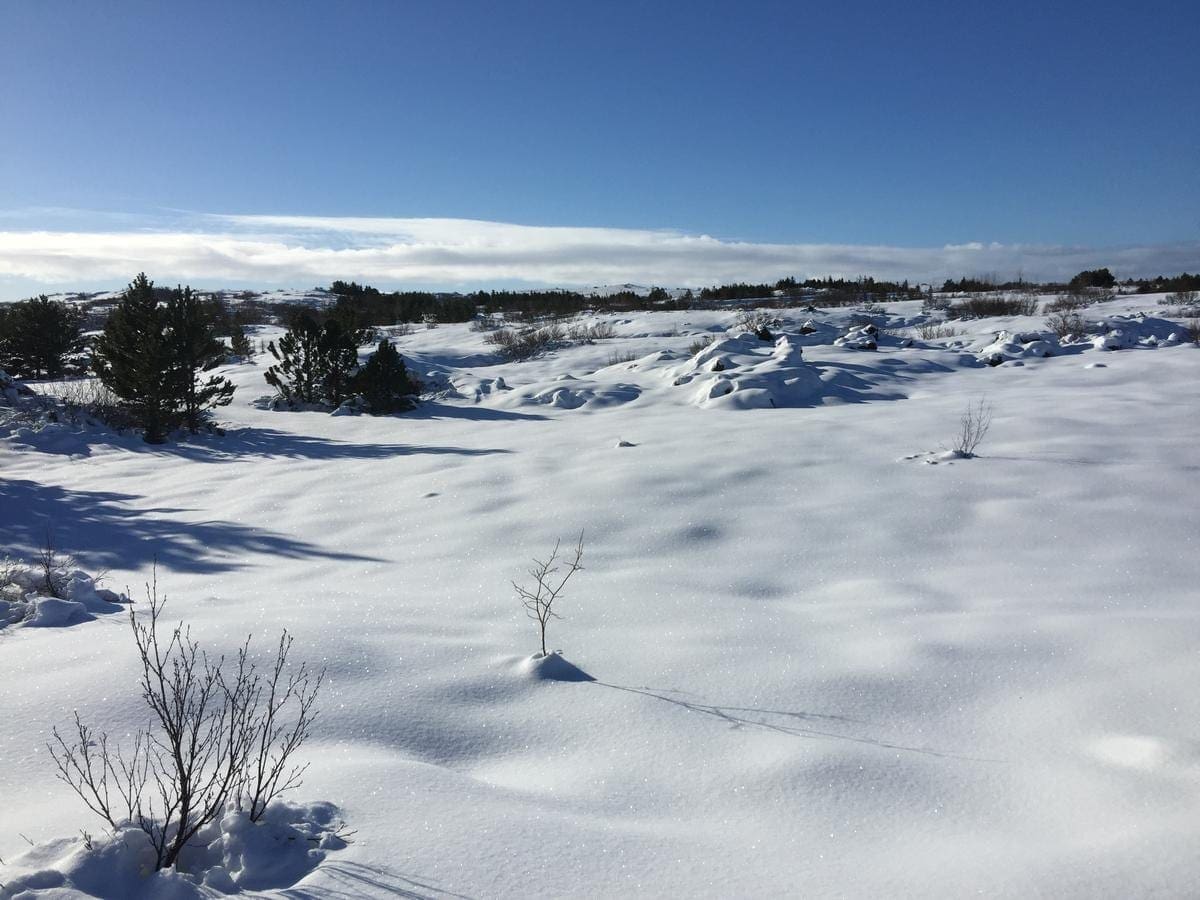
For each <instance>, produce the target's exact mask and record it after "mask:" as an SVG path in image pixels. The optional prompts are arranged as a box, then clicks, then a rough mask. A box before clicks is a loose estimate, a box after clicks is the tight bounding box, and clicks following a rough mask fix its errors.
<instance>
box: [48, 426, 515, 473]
mask: <svg viewBox="0 0 1200 900" xmlns="http://www.w3.org/2000/svg"><path fill="white" fill-rule="evenodd" d="M409 415H411V414H409ZM464 418H466V417H464ZM481 418H483V417H481ZM497 418H498V417H497ZM98 444H108V445H110V446H116V447H120V448H121V449H123V450H128V451H132V452H134V453H147V454H154V455H157V456H172V457H178V458H181V459H187V460H191V461H194V462H207V463H219V462H236V461H238V460H242V459H248V458H253V457H259V458H266V459H272V458H274V459H312V460H324V459H328V460H342V459H388V458H390V457H394V456H411V455H414V454H433V455H454V456H488V455H491V454H494V453H509V452H511V451H509V450H503V449H499V448H487V447H481V448H474V447H451V446H441V445H437V444H375V443H357V442H354V441H335V440H330V439H329V438H322V437H315V436H313V435H308V434H293V433H290V432H286V431H276V430H274V429H271V428H249V427H247V428H236V429H231V430H230V431H227V432H226V433H225V434H223V435H216V434H212V435H208V434H199V435H189V436H187V437H184V438H181V439H173V440H171V441H168V442H167V443H165V444H147V443H146V442H145V441H143V440H142V439H141V438H140V437H137V436H134V435H131V434H113V433H111V432H90V433H88V434H86V435H84V434H78V435H71V436H70V438H69V439H64V440H59V441H54V442H39V441H34V442H30V446H31V447H32V449H34V450H38V451H41V452H44V453H58V454H63V455H67V456H90V455H91V448H92V445H98Z"/></svg>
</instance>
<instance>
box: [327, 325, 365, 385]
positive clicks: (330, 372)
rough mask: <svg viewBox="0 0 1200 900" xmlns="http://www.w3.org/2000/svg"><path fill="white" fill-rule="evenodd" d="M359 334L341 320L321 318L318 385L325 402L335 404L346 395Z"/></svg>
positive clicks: (355, 365)
mask: <svg viewBox="0 0 1200 900" xmlns="http://www.w3.org/2000/svg"><path fill="white" fill-rule="evenodd" d="M361 339H362V333H361V332H360V331H359V330H358V329H356V328H353V327H347V326H346V325H344V324H343V323H342V320H341V319H338V318H329V319H326V320H325V327H324V328H322V329H321V340H320V348H321V388H322V391H323V394H324V399H325V402H326V403H328V404H329V405H330V406H337V405H339V404H340V403H341V402H342V401H343V400H345V399H346V398H347V397H349V396H350V393H351V392H350V379H351V378H352V376H353V375H354V372H355V371H356V370H357V369H358V345H359V342H360V341H361Z"/></svg>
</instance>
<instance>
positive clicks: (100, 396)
mask: <svg viewBox="0 0 1200 900" xmlns="http://www.w3.org/2000/svg"><path fill="white" fill-rule="evenodd" d="M55 395H56V396H57V397H58V399H59V400H60V401H61V402H62V405H63V408H64V412H65V414H66V416H67V417H68V418H69V419H72V420H74V421H84V420H87V419H96V420H97V421H100V422H103V423H104V424H106V425H108V426H110V427H112V428H116V429H120V430H124V429H129V428H136V427H137V424H138V423H137V418H136V417H135V416H134V415H133V414H132V413H131V412H130V410H129V409H128V407H126V406H125V405H124V404H122V402H121V398H120V397H118V396H117V395H116V394H114V393H113V392H112V391H111V390H109V389H108V388H107V387H106V386H105V385H104V384H103V383H102V382H101V381H100V379H98V378H82V379H80V380H78V381H65V382H61V383H59V384H58V385H56V389H55Z"/></svg>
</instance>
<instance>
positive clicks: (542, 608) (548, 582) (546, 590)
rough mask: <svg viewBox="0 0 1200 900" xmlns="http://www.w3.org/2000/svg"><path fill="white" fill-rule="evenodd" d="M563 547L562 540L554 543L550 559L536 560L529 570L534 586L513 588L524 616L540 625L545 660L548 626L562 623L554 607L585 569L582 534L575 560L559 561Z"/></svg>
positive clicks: (516, 586)
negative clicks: (551, 621)
mask: <svg viewBox="0 0 1200 900" xmlns="http://www.w3.org/2000/svg"><path fill="white" fill-rule="evenodd" d="M561 547H562V540H561V539H560V540H557V541H555V542H554V552H552V553H551V554H550V558H549V559H547V560H545V561H542V560H540V559H537V558H534V560H533V568H531V569H529V570H528V572H529V576H530V577H531V578H532V579H533V584H532V585H530V586H528V587H526V586H525V585H521V584H517V582H515V581H514V582H513V583H512V586H513V587H514V588H516V591H517V596H518V597H520V598H521V603H522V604H523V605H524V606H525V614H526V615H527V616H529V618H531V619H533V620H534V621H535V622H537V625H538V637H539V638H540V639H541V642H542V654H541V655H542V656H546V625H547V624H549V622H550V620H551V619H561V618H562V616H560V615H559V614H558V613H556V612H555V611H554V603H555V601H557V600H558V599H559V598H560V597H561V596H562V592H563V588H565V587H566V586H567V582H568V581H570V580H571V576H572V575H574V574H575V573H576V572H578V571H580V570H581V569H582V568H583V532H582V531H581V532H579V541H578V543H577V544H576V545H575V554H574V557H573V558H571V559H570V560H568V559H567V557H565V556H564V557H561V558H560V557H559V549H560V548H561Z"/></svg>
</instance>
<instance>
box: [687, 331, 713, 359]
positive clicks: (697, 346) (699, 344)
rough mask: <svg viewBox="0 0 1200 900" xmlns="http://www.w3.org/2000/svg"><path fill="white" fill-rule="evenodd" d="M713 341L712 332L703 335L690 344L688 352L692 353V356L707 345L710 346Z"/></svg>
mask: <svg viewBox="0 0 1200 900" xmlns="http://www.w3.org/2000/svg"><path fill="white" fill-rule="evenodd" d="M712 342H713V336H712V335H711V334H705V335H701V336H700V337H698V338H696V339H695V340H694V341H692V342H691V343H690V344H688V353H690V354H691V355H692V356H695V355H696V354H697V353H699V352H700V351H701V350H704V349H705V348H706V347H708V346H709V345H710V344H711V343H712Z"/></svg>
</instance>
